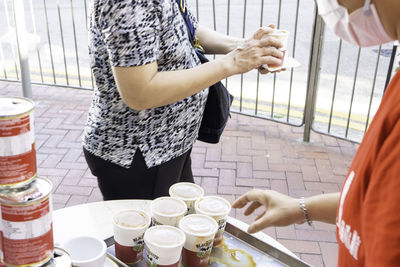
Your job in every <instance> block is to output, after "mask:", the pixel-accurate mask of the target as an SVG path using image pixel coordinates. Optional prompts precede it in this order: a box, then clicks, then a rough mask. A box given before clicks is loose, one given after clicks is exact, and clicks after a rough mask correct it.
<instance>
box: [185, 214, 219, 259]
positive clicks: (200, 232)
mask: <svg viewBox="0 0 400 267" xmlns="http://www.w3.org/2000/svg"><path fill="white" fill-rule="evenodd" d="M179 228H180V229H181V230H182V231H183V232H184V233H185V235H186V242H185V245H184V246H183V250H182V264H183V265H184V266H190V267H205V266H208V265H209V263H210V253H211V249H212V248H213V243H214V237H215V234H216V233H217V231H218V224H217V222H216V221H215V220H214V219H213V218H211V217H210V216H207V215H203V214H192V215H188V216H186V217H184V218H183V219H182V220H181V221H180V222H179Z"/></svg>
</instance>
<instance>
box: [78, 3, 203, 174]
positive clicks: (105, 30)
mask: <svg viewBox="0 0 400 267" xmlns="http://www.w3.org/2000/svg"><path fill="white" fill-rule="evenodd" d="M190 17H191V20H192V21H193V24H194V25H195V26H197V25H198V23H197V21H196V19H195V18H194V16H193V15H192V14H190ZM89 20H90V22H89V23H90V25H89V27H90V28H89V54H90V60H91V68H92V71H93V74H94V78H95V82H96V88H95V90H94V95H93V101H92V103H91V106H90V110H89V117H88V122H87V126H86V128H85V133H84V137H83V145H84V147H85V148H86V149H87V150H88V151H89V152H91V153H92V154H94V155H96V156H98V157H101V158H103V159H105V160H107V161H110V162H113V163H115V164H118V165H120V166H123V167H126V168H128V167H130V165H131V163H132V160H133V156H134V154H135V151H136V150H137V149H138V148H139V149H140V151H142V153H143V156H144V159H145V161H146V164H147V166H148V167H153V166H157V165H160V164H162V163H164V162H166V161H169V160H171V159H173V158H175V157H178V156H180V155H182V154H183V153H185V152H187V151H188V150H189V149H190V148H191V147H192V145H193V143H194V142H195V140H196V138H197V133H198V128H199V127H200V122H201V117H202V114H203V111H204V106H205V101H206V99H207V95H208V89H206V90H203V91H201V92H199V93H197V94H195V95H193V96H191V97H188V98H186V99H183V100H181V101H179V102H177V103H174V104H170V105H167V106H163V107H158V108H153V109H148V110H144V111H135V110H132V109H130V108H129V107H128V106H126V105H125V103H124V102H123V101H122V99H121V97H120V95H119V93H118V90H117V86H116V84H115V80H114V77H113V75H112V70H111V66H124V67H126V66H139V65H145V64H148V63H151V62H155V61H156V62H157V64H158V71H170V70H178V69H188V68H192V67H195V66H197V65H199V64H200V61H199V59H198V58H197V56H196V54H195V52H194V49H193V48H192V46H191V44H190V42H189V39H188V34H187V28H186V24H185V22H184V20H183V18H182V15H181V13H180V10H179V7H178V5H177V4H176V2H175V0H92V2H91V5H90V17H89Z"/></svg>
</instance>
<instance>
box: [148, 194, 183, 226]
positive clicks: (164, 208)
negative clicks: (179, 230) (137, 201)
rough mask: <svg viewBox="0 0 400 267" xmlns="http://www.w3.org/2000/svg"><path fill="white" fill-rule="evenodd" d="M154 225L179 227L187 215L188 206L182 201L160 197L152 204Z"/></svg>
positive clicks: (151, 210)
mask: <svg viewBox="0 0 400 267" xmlns="http://www.w3.org/2000/svg"><path fill="white" fill-rule="evenodd" d="M150 212H151V220H152V225H163V224H165V225H171V226H175V227H177V226H178V223H179V221H180V220H181V219H182V218H183V216H185V215H186V212H187V206H186V204H185V202H184V201H183V200H181V199H177V198H173V197H159V198H156V199H154V200H153V201H152V202H151V204H150Z"/></svg>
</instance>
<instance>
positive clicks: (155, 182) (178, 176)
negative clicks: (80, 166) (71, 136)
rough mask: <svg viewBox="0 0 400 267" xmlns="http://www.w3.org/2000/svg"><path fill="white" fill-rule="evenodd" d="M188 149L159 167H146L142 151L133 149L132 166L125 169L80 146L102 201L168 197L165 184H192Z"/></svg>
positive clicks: (167, 186)
mask: <svg viewBox="0 0 400 267" xmlns="http://www.w3.org/2000/svg"><path fill="white" fill-rule="evenodd" d="M191 151H192V150H191V149H190V150H189V151H188V152H186V153H185V154H183V155H181V156H179V157H177V158H174V159H172V160H170V161H168V162H165V163H163V164H161V165H159V166H155V167H152V168H147V166H146V163H145V161H144V158H143V155H142V153H141V152H140V150H139V149H137V151H136V153H135V157H134V159H133V161H132V165H131V167H130V168H128V169H127V168H124V167H121V166H119V165H116V164H113V163H111V162H109V161H106V160H104V159H102V158H100V157H97V156H95V155H93V154H92V153H90V152H89V151H87V150H86V149H85V148H84V149H83V153H84V155H85V158H86V161H87V163H88V165H89V168H90V170H91V172H92V174H93V175H94V176H96V177H97V181H98V184H99V188H100V191H101V193H102V194H103V199H104V200H113V199H155V198H157V197H161V196H168V195H169V193H168V190H169V187H170V186H171V185H173V184H174V183H178V182H191V183H193V182H194V181H193V174H192V166H191V165H192V162H191V159H190V153H191Z"/></svg>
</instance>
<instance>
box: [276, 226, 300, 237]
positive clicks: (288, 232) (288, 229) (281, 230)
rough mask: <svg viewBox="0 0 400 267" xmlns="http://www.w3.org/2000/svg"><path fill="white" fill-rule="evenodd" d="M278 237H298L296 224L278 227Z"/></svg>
mask: <svg viewBox="0 0 400 267" xmlns="http://www.w3.org/2000/svg"><path fill="white" fill-rule="evenodd" d="M276 237H277V238H282V239H297V236H296V229H295V228H294V225H289V226H285V227H276Z"/></svg>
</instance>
